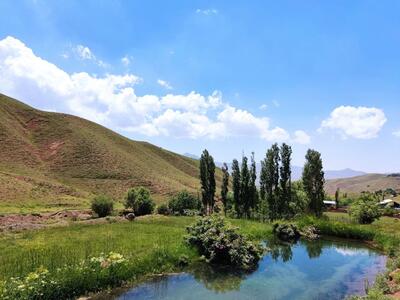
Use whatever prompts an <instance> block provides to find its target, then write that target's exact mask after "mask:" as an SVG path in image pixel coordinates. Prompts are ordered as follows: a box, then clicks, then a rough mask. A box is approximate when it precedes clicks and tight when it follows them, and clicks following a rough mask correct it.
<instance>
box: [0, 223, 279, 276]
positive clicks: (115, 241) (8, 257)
mask: <svg viewBox="0 0 400 300" xmlns="http://www.w3.org/2000/svg"><path fill="white" fill-rule="evenodd" d="M193 221H194V218H193V217H161V216H152V217H145V218H139V219H138V220H135V221H134V222H123V223H110V224H101V225H71V226H68V227H59V228H47V229H43V230H38V231H29V232H24V233H20V234H9V235H5V234H3V235H2V236H0V237H1V238H0V253H1V256H0V279H5V278H8V277H10V276H21V275H26V274H27V273H28V272H31V271H33V270H35V269H36V268H37V267H39V266H44V267H45V268H47V269H49V270H50V271H52V270H54V269H56V268H58V267H61V266H63V265H65V264H77V263H79V262H80V261H82V260H83V259H86V258H89V257H93V256H98V255H99V254H101V253H108V252H110V251H114V252H118V253H120V254H123V255H124V256H125V257H127V258H134V259H141V258H145V257H146V256H149V255H150V254H151V252H152V251H154V250H157V249H159V248H162V249H163V250H165V251H167V252H169V253H171V254H172V255H173V256H174V257H179V256H180V255H182V254H185V255H193V253H192V250H190V249H189V248H188V247H187V246H186V244H185V243H184V241H183V236H184V235H185V233H186V230H185V228H186V226H187V225H189V224H191V223H192V222H193ZM230 222H231V223H232V224H233V225H235V226H238V227H239V230H240V232H242V233H243V234H245V235H247V236H248V237H249V238H251V239H253V240H257V239H262V238H264V237H266V236H268V235H269V234H271V226H269V225H267V224H262V223H258V222H253V221H245V220H230Z"/></svg>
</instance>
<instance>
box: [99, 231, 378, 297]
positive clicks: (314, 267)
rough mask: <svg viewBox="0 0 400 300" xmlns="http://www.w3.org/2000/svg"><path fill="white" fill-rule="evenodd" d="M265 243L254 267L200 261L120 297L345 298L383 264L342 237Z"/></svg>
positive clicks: (363, 249)
mask: <svg viewBox="0 0 400 300" xmlns="http://www.w3.org/2000/svg"><path fill="white" fill-rule="evenodd" d="M265 246H266V247H267V248H268V249H269V251H268V252H267V253H266V255H265V256H264V257H263V258H262V260H261V261H260V263H259V266H258V268H257V269H256V270H254V271H253V272H251V273H243V272H235V271H233V270H231V269H226V268H215V267H211V266H209V265H207V264H199V265H197V266H194V267H193V268H192V269H191V270H188V271H187V273H181V274H176V275H170V276H165V277H160V278H156V279H153V280H151V281H148V282H146V283H144V284H141V285H139V286H138V287H136V288H133V289H131V290H129V291H128V292H126V291H125V293H122V294H120V296H119V297H118V298H117V299H121V300H122V299H123V300H131V299H135V300H136V299H159V300H161V299H163V300H168V299H171V300H172V299H174V300H177V299H202V300H203V299H207V300H212V299H218V300H219V299H281V300H286V299H307V300H308V299H344V298H345V296H346V295H349V294H355V293H356V294H362V293H363V290H364V280H365V278H368V280H369V281H370V282H372V281H373V279H374V278H375V276H376V274H377V273H378V272H381V271H383V270H384V265H385V257H384V256H382V255H380V254H379V253H376V252H375V251H373V250H371V249H368V248H365V247H364V246H363V245H360V244H357V243H351V242H347V241H341V240H336V241H327V240H317V241H311V242H310V241H304V240H300V241H298V242H297V243H294V244H290V243H283V242H280V241H279V240H274V239H271V240H269V241H266V242H265ZM101 299H105V298H101ZM108 299H115V296H114V297H110V298H108Z"/></svg>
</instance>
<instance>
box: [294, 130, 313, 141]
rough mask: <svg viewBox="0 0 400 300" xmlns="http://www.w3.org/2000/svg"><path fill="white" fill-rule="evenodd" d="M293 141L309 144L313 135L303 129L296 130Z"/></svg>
mask: <svg viewBox="0 0 400 300" xmlns="http://www.w3.org/2000/svg"><path fill="white" fill-rule="evenodd" d="M293 141H294V142H295V143H298V144H302V145H307V144H309V143H310V142H311V137H310V136H309V135H308V134H307V133H306V132H304V131H303V130H296V131H295V132H294V138H293Z"/></svg>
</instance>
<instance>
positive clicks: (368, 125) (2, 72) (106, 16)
mask: <svg viewBox="0 0 400 300" xmlns="http://www.w3.org/2000/svg"><path fill="white" fill-rule="evenodd" d="M0 11H1V12H2V15H3V16H6V17H2V18H0V92H1V93H4V94H6V95H9V96H12V97H15V98H17V99H19V100H21V101H23V102H25V103H27V104H29V105H31V106H33V107H36V108H39V109H42V110H48V111H55V112H63V113H69V114H73V115H77V116H81V117H83V118H86V119H89V120H92V121H95V122H97V123H100V124H102V125H104V126H106V127H108V128H111V129H113V130H115V131H117V132H118V133H120V134H122V135H124V136H127V137H129V138H131V139H134V140H145V141H148V142H150V143H153V144H156V145H158V146H161V147H163V148H166V149H169V150H172V151H174V152H177V153H181V154H182V153H191V154H195V155H198V156H199V155H200V153H201V151H202V150H203V149H204V148H207V149H208V150H209V152H210V153H211V154H212V155H213V156H214V159H215V160H216V161H219V162H223V161H226V162H230V161H231V160H232V159H233V158H240V157H241V156H242V155H243V154H245V155H250V154H251V152H252V151H254V152H255V157H256V159H257V160H261V159H262V158H263V157H264V155H265V152H266V150H267V148H269V147H270V146H271V144H272V143H274V142H278V143H282V142H285V143H288V144H290V145H292V148H293V160H292V162H293V164H294V165H302V164H303V163H304V155H305V153H306V151H307V149H309V148H312V149H315V150H318V151H320V152H321V154H322V159H323V163H324V167H325V168H326V169H330V170H337V169H343V168H352V169H356V170H361V171H366V172H396V171H397V172H398V171H400V159H399V150H400V55H399V53H400V29H399V28H400V16H399V13H398V12H399V11H400V2H399V1H367V0H363V1H357V0H354V1H339V0H338V1H312V0H307V1H234V2H232V1H183V0H181V1H116V0H115V1H89V0H86V1H72V0H69V1H61V0H60V1H43V0H26V1H24V0H21V1H8V0H2V1H0Z"/></svg>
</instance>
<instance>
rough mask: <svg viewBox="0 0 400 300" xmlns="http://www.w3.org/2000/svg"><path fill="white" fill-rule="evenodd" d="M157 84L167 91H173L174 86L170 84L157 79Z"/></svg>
mask: <svg viewBox="0 0 400 300" xmlns="http://www.w3.org/2000/svg"><path fill="white" fill-rule="evenodd" d="M157 83H158V84H159V85H161V86H162V87H164V88H166V89H167V90H172V86H171V85H170V84H169V82H167V81H165V80H162V79H157Z"/></svg>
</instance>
